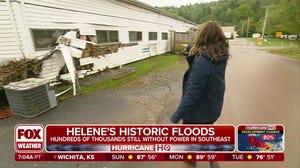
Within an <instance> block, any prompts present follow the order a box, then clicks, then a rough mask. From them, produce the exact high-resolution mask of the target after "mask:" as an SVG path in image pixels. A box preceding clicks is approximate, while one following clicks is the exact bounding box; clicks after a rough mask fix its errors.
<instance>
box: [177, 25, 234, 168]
mask: <svg viewBox="0 0 300 168" xmlns="http://www.w3.org/2000/svg"><path fill="white" fill-rule="evenodd" d="M228 48H229V45H228V40H227V38H226V37H225V35H224V33H223V31H222V29H221V27H220V25H219V24H218V23H217V22H214V21H209V22H206V23H204V24H203V25H201V27H200V28H199V30H198V34H197V37H196V41H195V45H194V47H193V48H192V49H191V55H190V56H188V57H187V61H188V64H189V69H188V70H187V71H186V73H185V75H184V79H183V95H182V99H181V102H180V104H179V106H178V108H177V110H176V112H175V113H174V114H173V115H172V117H171V121H172V122H173V123H178V122H179V121H180V120H181V119H182V120H183V124H213V123H214V122H215V121H216V120H217V119H218V118H219V117H220V114H221V110H222V106H223V100H224V92H225V69H226V65H227V59H228V56H229V54H228V52H229V51H228ZM213 165H215V164H214V163H211V166H213ZM216 166H217V165H215V166H213V167H216Z"/></svg>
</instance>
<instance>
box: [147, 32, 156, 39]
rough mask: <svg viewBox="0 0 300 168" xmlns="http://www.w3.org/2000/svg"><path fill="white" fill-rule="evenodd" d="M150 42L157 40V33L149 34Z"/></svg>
mask: <svg viewBox="0 0 300 168" xmlns="http://www.w3.org/2000/svg"><path fill="white" fill-rule="evenodd" d="M149 40H157V32H149Z"/></svg>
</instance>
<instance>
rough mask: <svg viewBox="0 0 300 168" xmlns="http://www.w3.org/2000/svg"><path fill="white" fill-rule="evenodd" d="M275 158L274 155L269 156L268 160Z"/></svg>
mask: <svg viewBox="0 0 300 168" xmlns="http://www.w3.org/2000/svg"><path fill="white" fill-rule="evenodd" d="M274 157H275V155H272V154H270V155H267V159H268V160H273V159H274Z"/></svg>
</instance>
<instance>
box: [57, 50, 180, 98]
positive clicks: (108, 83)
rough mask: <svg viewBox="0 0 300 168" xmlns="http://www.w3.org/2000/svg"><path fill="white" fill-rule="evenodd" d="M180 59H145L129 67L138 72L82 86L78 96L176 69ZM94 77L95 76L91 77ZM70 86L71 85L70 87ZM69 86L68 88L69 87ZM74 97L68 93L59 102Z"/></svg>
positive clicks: (177, 57)
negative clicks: (154, 73)
mask: <svg viewBox="0 0 300 168" xmlns="http://www.w3.org/2000/svg"><path fill="white" fill-rule="evenodd" d="M180 59H183V56H179V55H159V56H155V57H150V58H148V59H144V60H141V61H137V62H134V63H131V64H128V66H131V67H135V68H136V71H135V72H134V73H132V74H130V75H128V76H125V77H123V78H120V79H117V80H115V79H107V80H104V81H101V82H98V83H95V84H92V85H89V86H81V87H80V89H79V90H78V91H77V93H78V94H83V93H88V92H95V91H100V90H111V89H117V88H119V87H120V86H122V85H123V84H125V83H127V82H130V81H133V80H136V79H138V78H139V77H142V76H145V75H147V74H149V73H150V72H154V71H157V70H159V69H162V68H167V67H174V66H177V65H180V64H179V62H180ZM89 77H93V76H89ZM69 86H70V85H69ZM69 86H68V87H69ZM65 88H67V87H66V86H59V87H58V88H57V89H56V90H63V89H65ZM71 95H72V90H71V91H69V92H68V93H65V94H64V95H62V96H60V97H59V100H65V99H67V98H69V97H70V96H71Z"/></svg>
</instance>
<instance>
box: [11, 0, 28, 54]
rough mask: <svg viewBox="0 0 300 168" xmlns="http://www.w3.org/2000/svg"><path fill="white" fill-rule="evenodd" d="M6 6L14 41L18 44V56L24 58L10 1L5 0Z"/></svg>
mask: <svg viewBox="0 0 300 168" xmlns="http://www.w3.org/2000/svg"><path fill="white" fill-rule="evenodd" d="M6 4H7V6H8V11H9V16H10V20H11V22H12V28H13V31H14V34H15V39H16V41H17V43H18V48H19V51H20V54H21V55H22V57H23V58H25V55H24V52H23V50H22V43H21V40H20V38H19V34H18V31H17V23H16V19H15V18H14V13H13V10H12V8H11V4H10V0H6Z"/></svg>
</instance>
